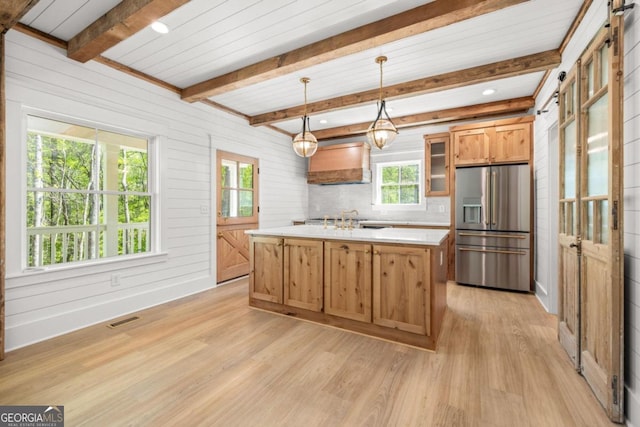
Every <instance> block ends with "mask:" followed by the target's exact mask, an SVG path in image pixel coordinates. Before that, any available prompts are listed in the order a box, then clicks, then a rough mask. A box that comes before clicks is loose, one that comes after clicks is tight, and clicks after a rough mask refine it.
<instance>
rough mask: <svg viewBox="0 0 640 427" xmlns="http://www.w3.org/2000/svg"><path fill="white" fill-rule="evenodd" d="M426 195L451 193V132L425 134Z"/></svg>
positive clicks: (446, 194)
mask: <svg viewBox="0 0 640 427" xmlns="http://www.w3.org/2000/svg"><path fill="white" fill-rule="evenodd" d="M424 158H425V159H424V164H425V196H448V195H449V133H448V132H447V133H438V134H433V135H425V136H424Z"/></svg>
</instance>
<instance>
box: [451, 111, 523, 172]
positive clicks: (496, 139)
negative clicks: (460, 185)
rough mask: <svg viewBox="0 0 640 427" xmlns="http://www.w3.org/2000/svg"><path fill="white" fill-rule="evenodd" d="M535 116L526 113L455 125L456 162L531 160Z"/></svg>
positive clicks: (454, 149) (476, 162) (452, 132)
mask: <svg viewBox="0 0 640 427" xmlns="http://www.w3.org/2000/svg"><path fill="white" fill-rule="evenodd" d="M533 119H534V117H533V116H526V117H518V118H514V119H505V120H496V121H492V122H485V123H474V124H470V125H462V126H454V127H452V128H451V129H450V131H451V135H452V136H453V161H454V163H455V165H456V166H466V165H481V164H492V163H524V162H529V161H530V160H531V140H532V134H533Z"/></svg>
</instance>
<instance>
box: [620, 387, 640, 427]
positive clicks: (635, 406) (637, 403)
mask: <svg viewBox="0 0 640 427" xmlns="http://www.w3.org/2000/svg"><path fill="white" fill-rule="evenodd" d="M624 406H625V410H624V416H625V423H626V425H627V427H634V426H640V400H639V399H638V396H636V394H635V393H633V392H632V391H631V390H630V389H629V388H628V387H627V386H625V387H624Z"/></svg>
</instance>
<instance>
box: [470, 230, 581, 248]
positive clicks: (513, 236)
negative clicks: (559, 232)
mask: <svg viewBox="0 0 640 427" xmlns="http://www.w3.org/2000/svg"><path fill="white" fill-rule="evenodd" d="M458 236H461V237H497V238H500V239H526V238H527V236H523V235H520V234H486V233H482V234H481V233H458ZM572 244H573V243H572ZM569 246H571V245H569Z"/></svg>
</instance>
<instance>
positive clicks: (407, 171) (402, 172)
mask: <svg viewBox="0 0 640 427" xmlns="http://www.w3.org/2000/svg"><path fill="white" fill-rule="evenodd" d="M421 176H422V163H421V162H420V161H419V160H411V161H404V162H389V163H378V164H377V165H376V177H375V179H376V181H375V182H376V185H375V191H376V194H375V203H374V205H375V206H377V208H379V209H388V208H393V207H396V208H411V207H420V206H422V202H423V201H422V197H421V194H422V187H421V182H422V178H421Z"/></svg>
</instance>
